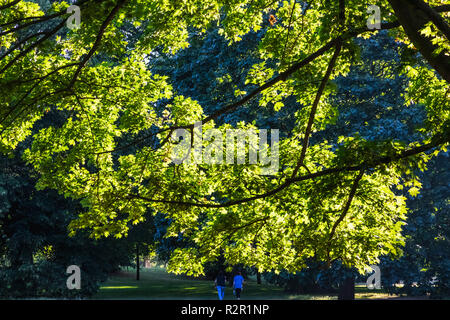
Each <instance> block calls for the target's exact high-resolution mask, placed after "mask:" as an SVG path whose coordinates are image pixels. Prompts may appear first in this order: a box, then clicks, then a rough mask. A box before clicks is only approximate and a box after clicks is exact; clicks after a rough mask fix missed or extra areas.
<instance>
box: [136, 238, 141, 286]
mask: <svg viewBox="0 0 450 320" xmlns="http://www.w3.org/2000/svg"><path fill="white" fill-rule="evenodd" d="M139 271H140V266H139V243H136V280H139V279H140V274H139Z"/></svg>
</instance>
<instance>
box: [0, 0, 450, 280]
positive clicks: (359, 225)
mask: <svg viewBox="0 0 450 320" xmlns="http://www.w3.org/2000/svg"><path fill="white" fill-rule="evenodd" d="M75 4H76V5H78V6H79V7H80V9H81V25H80V27H79V28H78V29H73V30H70V29H68V28H67V27H66V19H67V18H68V17H69V16H70V13H67V7H68V6H69V3H67V2H60V1H16V0H14V1H13V0H9V1H7V0H2V1H0V39H1V43H0V46H1V47H0V75H1V78H0V84H1V85H0V97H1V99H0V135H1V136H0V150H1V151H2V152H3V153H6V154H12V153H13V152H14V149H15V148H16V147H17V145H18V143H20V142H21V141H23V140H24V139H25V138H27V137H28V136H29V135H30V134H31V132H32V130H33V128H36V125H38V124H39V123H40V121H42V120H43V119H44V118H45V117H46V116H47V115H48V114H51V113H58V114H59V115H60V116H61V118H63V119H64V120H63V121H60V123H58V124H57V125H56V124H52V125H49V126H43V127H42V128H40V129H39V131H38V132H37V133H36V134H34V135H33V141H32V145H31V147H30V148H28V149H27V150H25V151H24V152H23V157H24V159H25V160H26V161H27V162H28V163H29V164H30V165H32V166H33V167H34V169H35V170H36V171H37V172H38V173H39V180H38V183H37V187H38V188H39V189H45V188H50V189H56V190H57V191H58V192H59V193H61V194H63V195H64V196H66V197H70V198H73V199H77V200H80V201H81V203H82V205H83V206H84V207H85V210H83V211H82V212H80V213H79V215H78V218H77V219H75V220H74V221H72V222H71V224H70V228H71V230H72V233H73V234H74V233H75V232H76V231H77V230H79V229H88V230H89V232H90V233H91V235H92V236H93V237H97V238H99V237H107V236H115V237H118V238H119V237H122V236H125V235H127V232H128V230H129V228H130V225H132V224H137V223H141V222H143V220H144V217H145V213H146V212H149V211H150V212H153V213H158V212H159V213H163V214H165V215H166V216H167V217H168V218H170V219H171V224H170V226H169V228H168V230H167V236H169V237H170V236H179V235H180V234H183V237H186V238H189V239H191V240H192V241H193V242H195V243H196V246H195V247H188V248H184V249H179V250H176V251H175V252H174V253H173V255H172V257H171V260H170V268H171V270H172V271H174V272H188V273H202V272H203V265H204V264H205V263H207V262H208V261H214V260H216V259H217V258H218V257H219V256H223V257H224V258H225V259H226V261H227V262H228V263H230V264H239V263H242V264H245V265H250V266H257V267H258V268H259V270H260V271H263V270H281V269H285V270H288V271H295V270H299V269H301V268H302V267H304V266H305V263H306V261H307V260H308V259H310V258H312V257H313V258H314V259H317V260H319V261H325V262H326V263H328V264H331V263H332V262H333V261H336V260H340V261H342V262H343V263H344V264H346V265H348V266H355V267H357V268H358V269H359V270H361V271H362V270H363V269H364V268H365V267H366V266H367V265H369V264H374V263H376V262H378V258H379V256H380V255H383V254H387V253H392V254H397V253H399V248H400V246H401V245H402V244H403V243H404V239H403V236H402V235H401V228H402V225H403V224H404V221H405V218H406V213H407V207H406V204H405V200H406V199H405V197H404V196H401V195H398V194H397V193H395V190H396V188H397V189H398V188H402V187H406V188H408V189H409V193H410V194H412V195H415V194H417V193H418V192H419V189H420V181H419V178H418V177H417V175H416V172H417V170H418V169H420V170H425V169H426V163H427V162H428V161H429V160H430V159H431V158H432V157H433V156H436V155H437V154H438V153H439V152H440V151H441V150H445V148H446V147H447V146H448V143H449V141H450V121H449V113H450V112H449V110H450V108H449V87H448V82H449V81H450V55H449V48H450V45H449V36H450V32H449V27H448V12H449V11H450V6H449V5H448V4H445V1H438V0H433V1H427V2H424V1H422V0H414V1H408V0H388V1H378V2H377V5H379V7H380V8H381V13H382V20H383V22H382V23H381V29H383V30H389V34H390V36H391V37H392V38H393V39H395V41H396V42H398V43H403V44H404V47H405V49H404V50H403V53H402V54H403V55H402V59H401V66H400V67H399V68H398V70H395V72H398V73H401V74H402V75H404V76H405V77H406V78H407V89H406V92H405V94H404V101H405V102H404V105H403V108H405V109H408V108H411V107H414V106H416V105H417V104H422V105H424V108H425V111H426V116H425V119H424V120H423V121H421V123H420V124H418V125H416V126H415V129H416V131H415V132H416V134H415V135H414V139H411V140H409V141H404V140H402V139H398V137H397V136H396V135H395V131H393V132H392V135H386V136H383V137H377V138H376V139H368V137H367V136H365V135H364V134H359V133H354V132H351V131H349V132H348V134H346V135H340V136H336V135H334V134H333V133H332V132H331V133H330V131H327V128H330V126H331V125H332V124H334V123H335V122H336V119H337V117H338V114H339V112H342V105H345V104H346V101H342V103H341V104H339V103H333V99H332V98H331V97H332V95H333V93H334V92H335V90H336V88H337V84H336V81H335V80H336V78H337V77H338V76H343V75H346V74H347V73H348V72H349V71H350V68H351V66H352V65H354V64H356V63H358V61H360V59H361V56H360V44H359V42H358V41H357V39H358V38H360V37H363V38H369V37H370V36H371V35H373V34H375V33H377V32H378V30H377V29H371V28H368V26H367V19H368V13H367V8H368V7H369V5H370V4H371V3H370V1H365V0H339V1H327V0H323V1H322V0H312V1H309V2H307V1H306V2H301V1H295V0H293V1H262V0H261V1H259V0H245V1H234V0H232V1H191V0H186V1H168V0H157V1H146V0H119V1H109V0H106V1H94V0H80V1H78V2H76V3H75ZM214 26H216V27H218V28H219V34H220V36H222V37H224V38H225V39H226V40H227V41H228V42H229V44H230V45H233V44H234V43H236V42H239V41H240V40H241V39H242V38H243V37H245V36H246V35H248V34H251V33H255V32H258V33H260V34H261V37H260V38H259V39H258V41H257V43H256V44H255V48H254V54H255V62H254V64H253V65H252V66H251V67H249V71H248V72H247V74H244V75H243V74H239V77H243V78H245V81H244V85H243V86H242V87H239V88H236V89H235V91H234V97H222V96H220V92H211V94H216V95H217V96H219V99H215V100H214V106H208V105H202V104H201V103H200V102H199V101H196V100H195V99H194V98H193V97H189V96H184V95H181V94H180V93H179V92H177V90H175V88H176V83H175V82H176V81H177V79H173V78H170V77H168V76H167V75H160V74H157V73H155V72H152V66H153V65H154V62H155V61H157V60H160V59H162V58H164V57H165V56H174V55H179V54H182V52H183V49H186V48H187V47H188V46H189V44H190V42H192V41H194V40H193V39H195V38H201V37H203V36H204V35H205V34H206V33H207V32H209V30H210V29H211V28H213V27H214ZM417 53H420V55H418V54H417ZM197 59H199V60H201V59H202V57H201V56H200V57H198V58H197ZM256 60H257V61H256ZM196 62H197V63H198V61H196ZM203 62H204V63H208V61H203ZM218 63H220V61H219V62H218ZM380 63H381V62H380ZM380 63H379V64H377V65H376V66H375V68H378V69H380V73H379V75H380V77H382V78H385V79H386V81H389V80H388V79H392V77H393V70H392V69H391V68H392V66H389V65H383V64H380ZM192 65H193V66H194V65H195V63H194V62H193V63H192ZM168 68H173V69H177V68H178V66H177V65H173V66H168ZM187 76H189V75H187ZM227 77H232V75H231V74H229V73H228V72H226V71H225V72H224V74H223V75H222V76H221V77H220V78H219V79H217V81H224V79H226V78H227ZM191 81H192V82H195V81H196V79H191ZM357 87H358V85H357V86H356V88H355V89H354V90H358V88H357ZM366 88H367V86H366V85H364V84H363V83H361V85H360V86H359V89H360V90H365V89H366ZM387 90H389V89H387ZM391 90H392V89H391ZM385 94H386V93H385V92H379V93H378V96H377V97H376V98H375V99H374V100H377V99H381V100H382V99H383V96H384V95H385ZM347 99H348V101H353V100H354V99H355V96H354V95H352V94H351V93H350V92H349V95H348V97H347ZM210 101H212V100H210ZM255 101H256V103H255ZM353 102H354V101H353ZM206 103H208V102H206ZM288 104H289V105H288ZM246 106H247V107H249V106H250V107H251V108H253V109H254V110H255V111H254V112H256V113H258V112H259V110H271V111H273V112H282V111H283V109H284V110H286V109H287V108H288V110H290V115H291V117H293V119H294V121H295V123H294V125H293V126H290V127H289V128H290V129H289V132H287V133H286V134H285V135H283V136H282V137H281V139H280V142H279V161H280V170H279V171H278V172H276V173H274V174H272V175H261V168H260V167H259V166H258V165H253V164H248V163H245V164H233V165H229V164H213V165H205V164H198V163H197V164H196V163H190V164H188V163H182V164H178V165H176V164H174V163H172V162H171V159H170V155H171V152H172V150H173V149H174V148H175V147H176V145H177V143H178V141H174V140H173V139H172V134H173V133H174V132H175V130H177V129H187V130H190V131H191V132H192V133H194V123H195V122H198V121H201V122H202V124H203V126H202V129H203V130H207V129H211V128H216V129H218V130H219V131H220V132H223V133H225V132H226V130H227V129H230V128H232V127H236V128H242V129H253V130H255V131H259V130H260V129H268V128H260V127H258V126H257V123H254V122H252V121H245V120H246V119H239V118H238V119H234V122H233V123H230V122H229V121H227V120H226V117H227V116H228V115H230V114H234V113H238V112H239V111H240V110H242V109H243V108H244V107H246ZM261 112H267V111H261ZM377 116H385V117H388V116H389V114H388V113H385V114H381V115H379V114H378V115H377ZM237 120H243V121H237ZM327 133H328V134H327ZM212 143H213V142H211V141H208V140H203V146H204V147H207V146H209V145H210V144H212Z"/></svg>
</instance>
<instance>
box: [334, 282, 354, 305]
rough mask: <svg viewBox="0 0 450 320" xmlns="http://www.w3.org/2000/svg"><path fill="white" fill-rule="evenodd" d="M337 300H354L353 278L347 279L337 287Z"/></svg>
mask: <svg viewBox="0 0 450 320" xmlns="http://www.w3.org/2000/svg"><path fill="white" fill-rule="evenodd" d="M338 299H339V300H355V278H353V277H347V278H345V279H344V281H343V282H342V283H341V285H340V287H339V294H338Z"/></svg>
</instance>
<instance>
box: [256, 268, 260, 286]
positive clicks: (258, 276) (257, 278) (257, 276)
mask: <svg viewBox="0 0 450 320" xmlns="http://www.w3.org/2000/svg"><path fill="white" fill-rule="evenodd" d="M256 283H257V284H261V273H259V271H256Z"/></svg>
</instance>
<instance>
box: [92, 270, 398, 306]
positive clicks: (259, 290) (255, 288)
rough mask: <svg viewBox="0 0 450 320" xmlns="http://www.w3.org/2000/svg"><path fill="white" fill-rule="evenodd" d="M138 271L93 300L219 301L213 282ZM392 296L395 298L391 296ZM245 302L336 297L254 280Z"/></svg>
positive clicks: (114, 280) (113, 280) (228, 294)
mask: <svg viewBox="0 0 450 320" xmlns="http://www.w3.org/2000/svg"><path fill="white" fill-rule="evenodd" d="M135 277H136V275H135V272H134V271H127V270H124V271H122V272H120V273H118V274H115V275H113V276H111V277H110V278H109V279H108V281H107V282H105V283H104V284H103V286H102V287H101V288H100V290H99V292H98V293H97V294H96V295H95V296H94V297H93V299H152V300H153V299H155V300H157V299H176V300H182V299H202V300H217V291H216V290H215V288H214V283H213V282H212V281H205V280H194V279H186V278H183V277H181V276H176V275H173V274H169V273H167V272H166V270H165V269H164V268H161V267H154V268H151V269H143V270H142V271H141V274H140V280H139V281H137V280H136V278H135ZM391 297H392V296H391ZM356 298H357V299H374V298H375V299H376V298H378V299H385V298H388V296H387V294H385V293H383V292H379V291H378V292H373V291H368V290H367V289H365V288H359V287H356ZM225 299H226V300H230V299H234V296H233V291H232V289H231V288H230V287H227V288H226V289H225ZM242 299H246V300H247V299H248V300H252V299H268V300H272V299H281V300H330V299H336V296H324V295H292V294H288V293H286V292H284V291H283V289H282V288H280V287H277V286H273V285H270V284H267V283H265V282H264V281H263V283H262V284H261V285H258V284H257V283H256V281H255V280H254V279H252V278H250V279H249V280H248V281H247V283H246V284H245V285H244V290H243V292H242Z"/></svg>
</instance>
